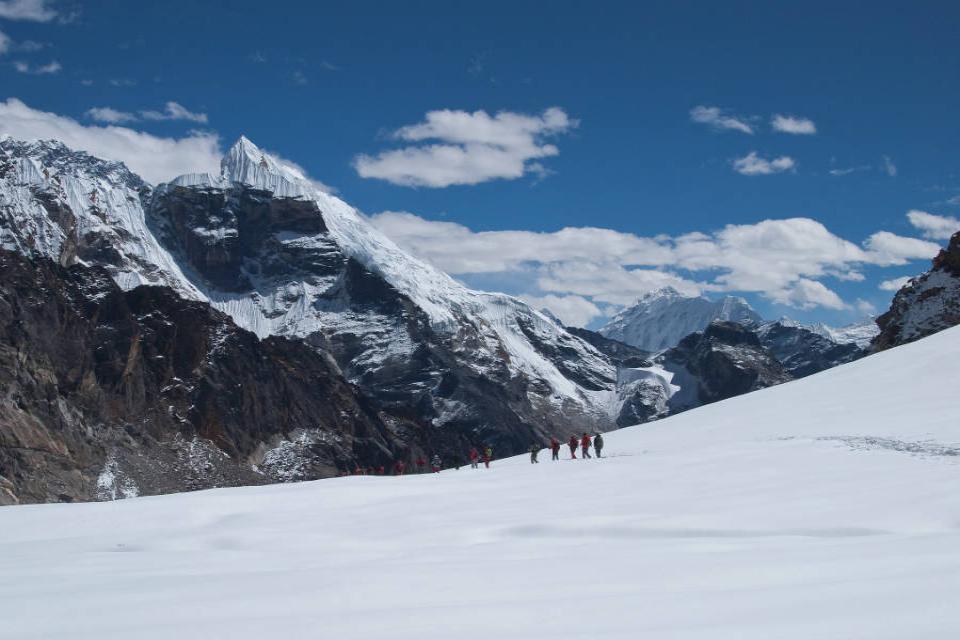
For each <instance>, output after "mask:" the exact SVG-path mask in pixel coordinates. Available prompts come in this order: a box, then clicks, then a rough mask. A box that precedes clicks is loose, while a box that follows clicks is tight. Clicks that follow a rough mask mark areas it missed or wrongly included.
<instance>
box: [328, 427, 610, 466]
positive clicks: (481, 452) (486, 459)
mask: <svg viewBox="0 0 960 640" xmlns="http://www.w3.org/2000/svg"><path fill="white" fill-rule="evenodd" d="M567 446H568V447H570V459H571V460H576V459H577V448H578V447H579V448H580V458H581V459H586V458H591V457H593V456H591V455H590V447H591V446H592V447H593V450H594V452H595V453H596V456H597V457H598V458H602V457H603V436H602V435H600V434H599V433H598V434H596V435H595V436H594V437H593V438H592V439H591V438H590V436H589V434H586V433H584V434H583V436H581V437H580V438H577V436H570V440H569V441H568V442H567ZM549 447H550V452H551V453H552V456H553V457H552V459H553V460H559V459H560V449H561V447H562V445H561V444H560V441H559V440H557V439H556V438H550V445H549ZM541 449H543V445H542V444H540V443H538V442H533V443H531V444H530V462H531V464H536V463H538V462H540V461H539V460H537V454H539V453H540V450H541ZM469 458H470V467H471V468H473V469H478V468H480V463H481V462H482V463H483V466H484V467H485V468H487V469H489V468H490V462H491V461H492V460H493V448H492V447H491V446H490V445H486V446H484V447H483V448H482V449H477V448H476V447H471V448H470V453H469ZM451 462H452V465H450V466H452V467H453V468H455V469H460V467H462V466H463V458H462V457H461V456H460V455H459V454H457V455H455V456H453V460H452V461H451ZM413 464H414V465H415V466H414V468H412V469H410V470H409V471H410V472H411V473H426V472H427V471H431V472H433V473H439V472H440V470H441V469H443V468H444V466H443V460H442V459H441V458H440V456H439V454H434V456H433V457H432V458H431V459H430V462H429V466H428V463H427V460H426V459H425V458H424V457H423V456H420V457H418V458H417V459H416V460H414V462H413ZM391 472H392V475H395V476H402V475H404V474H406V473H407V472H408V470H407V465H406V463H405V462H404V461H403V460H397V461H396V462H395V463H394V464H393V469H391ZM386 474H387V470H386V468H385V467H384V466H383V465H380V466H377V467H367V468H364V467H360V466H357V467H356V468H355V469H354V470H353V472H352V473H350V474H347V473H342V474H341V475H355V476H364V475H369V476H374V475H376V476H382V475H386Z"/></svg>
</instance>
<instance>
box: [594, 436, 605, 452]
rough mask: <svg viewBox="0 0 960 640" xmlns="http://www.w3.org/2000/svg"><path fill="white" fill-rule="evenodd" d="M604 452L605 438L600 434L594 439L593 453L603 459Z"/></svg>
mask: <svg viewBox="0 0 960 640" xmlns="http://www.w3.org/2000/svg"><path fill="white" fill-rule="evenodd" d="M602 450H603V436H602V435H600V434H599V433H598V434H597V435H595V436H594V437H593V451H594V452H595V453H596V454H597V457H598V458H602V457H603V456H602V455H600V452H601V451H602Z"/></svg>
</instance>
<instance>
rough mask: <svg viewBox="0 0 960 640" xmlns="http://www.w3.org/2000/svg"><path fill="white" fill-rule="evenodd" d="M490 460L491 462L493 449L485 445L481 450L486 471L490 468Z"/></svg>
mask: <svg viewBox="0 0 960 640" xmlns="http://www.w3.org/2000/svg"><path fill="white" fill-rule="evenodd" d="M491 460H493V447H491V446H490V445H487V446H486V447H484V448H483V464H484V466H485V467H486V468H487V469H489V468H490V461H491Z"/></svg>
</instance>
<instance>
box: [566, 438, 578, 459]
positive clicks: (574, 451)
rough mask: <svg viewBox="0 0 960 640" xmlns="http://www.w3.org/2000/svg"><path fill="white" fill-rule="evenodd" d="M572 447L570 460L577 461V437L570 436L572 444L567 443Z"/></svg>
mask: <svg viewBox="0 0 960 640" xmlns="http://www.w3.org/2000/svg"><path fill="white" fill-rule="evenodd" d="M567 444H568V445H569V446H570V459H571V460H576V459H577V436H570V442H568V443H567Z"/></svg>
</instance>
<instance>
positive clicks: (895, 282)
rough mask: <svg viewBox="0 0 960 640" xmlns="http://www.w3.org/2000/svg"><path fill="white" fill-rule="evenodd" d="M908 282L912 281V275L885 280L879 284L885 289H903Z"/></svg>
mask: <svg viewBox="0 0 960 640" xmlns="http://www.w3.org/2000/svg"><path fill="white" fill-rule="evenodd" d="M908 282H910V277H909V276H903V277H902V278H893V279H892V280H884V281H883V282H881V283H880V285H879V286H880V289H882V290H883V291H900V289H902V288H903V287H904V286H905V285H906V284H907V283H908Z"/></svg>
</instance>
